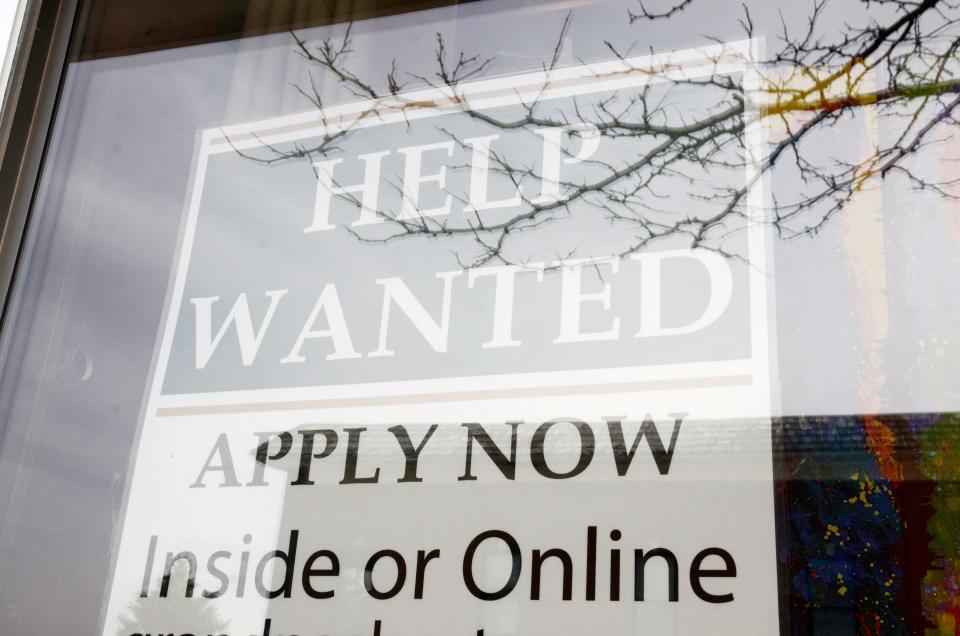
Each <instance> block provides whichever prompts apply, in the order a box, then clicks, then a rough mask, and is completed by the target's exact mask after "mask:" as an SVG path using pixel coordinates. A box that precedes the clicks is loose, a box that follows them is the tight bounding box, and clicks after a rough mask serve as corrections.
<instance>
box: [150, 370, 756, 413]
mask: <svg viewBox="0 0 960 636" xmlns="http://www.w3.org/2000/svg"><path fill="white" fill-rule="evenodd" d="M752 381H753V376H751V375H730V376H712V377H700V378H675V379H670V380H645V381H638V382H616V383H609V384H588V385H578V386H545V387H529V388H518V389H488V390H477V391H446V392H443V393H414V394H396V395H375V396H357V397H348V398H322V399H316V400H285V401H277V402H248V403H233V404H204V405H197V406H167V407H160V408H158V409H157V416H158V417H183V416H187V415H225V414H230V413H264V412H274V411H309V410H313V409H332V408H351V407H360V406H367V407H369V406H394V405H398V404H425V403H436V402H463V401H467V400H504V399H512V398H533V397H556V396H565V395H591V394H598V393H631V392H634V391H675V390H678V389H704V388H717V387H725V386H743V385H747V384H750V383H751V382H752Z"/></svg>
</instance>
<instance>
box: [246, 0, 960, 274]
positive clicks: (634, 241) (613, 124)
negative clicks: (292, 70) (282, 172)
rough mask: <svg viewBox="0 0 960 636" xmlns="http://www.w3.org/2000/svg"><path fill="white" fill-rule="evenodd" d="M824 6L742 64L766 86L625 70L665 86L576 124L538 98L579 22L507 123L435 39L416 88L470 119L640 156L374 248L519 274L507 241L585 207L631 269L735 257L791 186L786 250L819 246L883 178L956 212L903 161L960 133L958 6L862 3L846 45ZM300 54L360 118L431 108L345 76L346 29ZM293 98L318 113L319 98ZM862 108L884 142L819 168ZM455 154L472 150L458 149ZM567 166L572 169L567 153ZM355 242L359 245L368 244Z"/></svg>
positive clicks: (581, 109)
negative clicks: (505, 208) (664, 254)
mask: <svg viewBox="0 0 960 636" xmlns="http://www.w3.org/2000/svg"><path fill="white" fill-rule="evenodd" d="M829 5H830V1H829V0H815V2H814V4H813V5H812V8H811V10H810V13H809V15H808V19H807V20H806V22H805V24H804V25H802V28H801V29H799V31H796V32H795V31H794V30H791V28H790V27H789V26H788V25H787V24H786V21H785V20H783V21H782V22H783V24H782V33H781V34H780V35H779V45H778V48H777V50H776V51H775V52H774V53H773V54H772V55H769V56H767V57H766V58H764V59H761V60H750V61H749V63H750V65H751V68H752V69H754V70H755V72H756V73H757V74H758V75H759V81H758V85H757V86H755V87H753V88H752V89H751V88H750V87H747V86H745V85H744V78H743V76H742V75H735V74H731V73H729V72H721V70H720V69H721V66H722V63H723V59H724V58H725V57H729V54H728V53H724V54H723V55H719V56H717V57H716V59H714V60H713V64H714V67H713V68H714V70H713V72H708V73H706V74H701V75H698V76H696V77H692V76H684V74H683V73H682V72H678V69H677V68H675V67H674V66H671V65H670V64H668V63H662V64H660V65H659V66H658V65H656V64H653V65H651V66H650V67H649V68H631V69H630V71H631V72H634V73H637V74H641V75H646V76H647V77H648V78H649V79H651V80H657V81H656V82H653V81H651V82H647V83H645V84H643V85H642V86H639V87H638V88H637V89H636V91H634V92H631V93H630V94H625V93H623V92H620V93H618V94H616V95H614V96H609V97H606V98H604V99H603V100H600V101H598V102H596V103H591V104H581V103H576V102H575V106H574V108H573V111H572V112H562V111H558V110H557V109H555V108H552V107H550V105H549V104H547V103H546V102H547V100H545V99H544V98H543V96H544V95H545V94H546V92H547V91H548V90H549V89H550V87H551V82H552V81H553V76H554V74H555V72H556V71H557V67H558V64H559V60H560V56H561V50H562V47H563V43H564V40H565V38H566V34H567V31H568V28H569V24H570V19H571V18H570V16H569V15H568V16H567V18H566V20H565V21H564V23H563V25H562V27H561V29H560V34H559V37H558V39H557V44H556V46H555V47H554V49H553V54H552V56H551V57H550V59H548V60H545V62H544V64H543V71H544V78H545V79H544V83H543V86H542V87H541V89H540V91H539V95H538V96H537V97H536V98H534V99H530V100H527V101H526V102H525V103H523V104H522V107H521V108H520V109H519V110H520V114H519V115H517V116H511V117H509V118H504V117H502V116H497V115H494V114H492V113H491V112H490V111H488V110H482V109H480V108H476V107H474V106H473V105H472V104H471V101H470V96H469V91H467V90H464V88H463V86H464V84H465V82H467V81H469V80H472V79H476V78H478V77H480V76H482V75H483V74H484V72H485V71H486V70H487V69H488V68H489V65H490V64H491V63H492V59H491V58H484V57H481V56H477V55H467V54H465V53H458V54H451V53H450V52H449V51H448V50H447V47H446V43H445V42H444V40H443V38H442V37H441V36H440V35H438V36H437V46H436V65H435V66H436V70H435V72H434V74H433V75H432V76H429V77H427V76H422V75H412V74H411V75H408V77H409V79H410V80H413V81H416V82H418V83H420V84H425V85H428V86H430V87H433V88H434V89H436V90H437V91H439V92H440V93H441V94H443V95H445V96H446V99H447V100H448V101H449V103H451V104H454V105H456V106H457V107H458V108H459V110H460V111H461V112H462V113H464V114H465V115H467V116H469V117H470V118H472V119H474V120H475V121H477V122H479V123H481V124H483V125H484V126H488V127H490V128H492V129H494V130H500V131H520V132H522V131H533V130H535V129H542V128H551V127H568V129H569V130H572V132H571V135H572V136H576V135H577V134H587V133H586V132H583V133H578V132H577V131H588V132H589V134H597V135H600V136H601V137H602V138H604V139H608V140H621V141H622V140H629V141H631V142H635V143H634V144H633V145H632V146H631V147H633V148H635V150H634V151H633V152H634V154H633V155H632V156H628V157H623V158H622V161H617V162H613V161H594V160H591V162H589V163H590V167H591V168H592V169H593V172H592V173H591V175H592V176H590V177H589V178H587V179H581V180H580V181H565V182H562V183H561V186H562V188H563V196H562V197H558V198H557V199H556V200H552V201H542V200H537V199H534V198H531V197H529V196H523V197H522V206H521V209H519V210H518V211H515V212H514V213H511V214H509V215H508V216H504V215H503V214H484V213H480V212H477V211H475V210H474V211H473V212H472V213H471V214H465V215H462V217H459V218H458V220H451V219H450V218H439V217H434V218H431V217H427V216H422V215H421V216H420V217H418V218H406V217H403V218H402V217H401V216H400V215H398V214H397V212H396V211H391V210H386V209H381V210H377V213H378V214H379V215H380V216H381V217H382V218H383V219H384V220H385V221H387V222H388V224H389V225H390V226H391V227H393V228H394V230H395V231H394V232H393V233H391V234H390V235H388V236H386V237H378V238H376V239H375V240H377V241H391V240H396V239H399V238H403V237H410V236H426V237H431V238H439V237H445V236H457V235H460V236H466V237H470V238H472V239H473V241H474V242H475V244H476V246H477V248H478V250H479V252H478V253H477V254H476V255H475V256H474V257H473V258H471V259H470V261H469V262H468V263H467V264H469V265H479V264H483V263H487V262H491V261H499V262H504V263H509V262H512V261H514V260H516V257H515V256H512V255H509V254H508V253H507V250H506V247H507V244H508V243H509V241H510V239H511V237H515V236H518V235H519V234H521V233H523V232H530V231H532V230H535V229H537V228H539V227H541V226H543V225H544V224H546V223H550V222H552V221H554V220H557V219H559V218H561V217H564V216H569V215H570V214H571V213H572V206H573V205H574V204H578V205H582V206H584V209H591V210H596V211H599V212H600V213H602V214H603V215H604V216H605V218H606V219H607V220H608V221H609V222H610V223H611V224H612V225H614V226H615V227H617V228H619V232H620V235H621V236H622V237H623V239H624V242H623V247H622V254H624V255H626V254H629V253H632V252H635V251H637V250H640V249H643V248H644V247H646V246H647V245H649V244H650V243H651V242H653V241H656V240H659V239H662V238H664V237H680V238H684V239H685V240H687V241H688V242H689V244H690V245H691V246H702V247H708V248H710V249H716V250H718V251H721V252H722V253H726V252H725V250H724V248H723V245H722V238H723V237H724V236H726V235H727V233H728V232H729V231H730V230H731V228H732V226H733V225H735V224H737V223H739V224H741V225H742V224H743V223H744V222H745V221H744V220H745V219H746V218H747V215H748V212H747V209H746V200H747V194H748V192H749V191H750V188H751V186H752V185H753V184H755V183H757V182H758V180H759V179H761V178H763V176H764V175H770V174H772V173H773V174H776V175H778V179H782V180H785V181H786V182H788V183H790V186H789V188H780V190H781V191H783V190H786V191H790V192H792V193H793V194H794V196H793V197H792V198H789V199H787V198H785V197H784V196H783V195H782V194H779V195H778V196H775V197H774V202H773V209H772V210H770V211H769V214H768V217H769V220H770V222H771V223H772V224H773V225H774V226H775V227H776V229H777V231H778V232H779V233H780V234H781V236H783V237H786V238H790V237H796V236H803V235H810V234H813V233H816V232H817V231H818V230H819V229H820V228H821V227H822V226H823V224H824V223H826V222H827V221H828V220H829V219H830V218H831V217H832V216H833V215H834V214H836V213H837V212H839V211H840V210H842V209H843V208H844V206H845V205H846V204H847V203H848V202H849V201H850V199H851V198H852V197H853V196H855V195H856V193H857V192H858V191H860V190H862V189H863V188H865V187H867V186H868V184H870V183H872V182H874V181H875V180H878V179H884V178H886V177H888V176H890V175H899V176H900V177H902V178H904V179H905V180H906V182H907V183H909V184H910V185H911V186H912V187H915V188H919V189H929V190H932V191H934V192H936V193H938V194H939V195H941V196H945V197H954V196H956V192H955V190H954V186H956V185H957V181H956V180H950V179H937V178H933V177H931V176H929V175H926V174H924V173H923V172H922V171H920V170H918V169H917V168H916V167H915V165H914V164H913V163H911V161H910V158H911V157H912V156H913V155H916V154H917V153H918V152H920V151H921V150H922V149H923V148H925V147H926V146H927V145H929V144H933V143H937V141H938V138H937V134H938V132H940V131H944V130H947V129H948V128H949V127H952V126H954V125H956V124H957V114H956V113H957V109H958V107H960V73H958V71H960V69H958V65H960V60H958V55H957V54H958V50H960V28H958V27H960V16H958V15H957V14H958V7H960V4H958V3H956V2H953V1H949V0H870V1H867V0H863V5H864V9H865V11H864V20H865V22H864V24H863V25H860V26H856V25H844V26H842V27H841V28H840V29H839V30H837V29H836V28H835V27H834V25H831V24H830V23H829V20H828V18H827V17H826V16H827V8H828V6H829ZM695 6H696V4H695V0H676V1H674V2H672V3H669V4H667V5H666V6H665V7H663V6H661V7H660V8H658V9H656V10H654V9H648V8H647V6H645V5H644V4H643V3H638V7H639V8H638V10H637V11H638V12H636V13H635V12H631V13H630V14H629V16H628V17H629V18H630V21H631V22H634V21H637V20H652V21H660V20H670V19H672V18H673V17H674V16H675V15H676V14H678V13H680V12H683V11H687V12H688V11H691V10H693V8H694V7H695ZM873 8H876V9H877V11H876V12H875V13H876V14H877V15H882V16H883V17H885V18H886V19H885V20H880V19H879V18H875V17H874V15H873V13H872V12H871V11H867V10H866V9H871V10H872V9H873ZM743 11H744V13H743V17H742V18H741V19H740V25H741V26H742V28H743V30H744V32H745V34H746V36H747V37H748V38H752V37H753V35H754V33H753V32H754V28H755V27H754V23H753V19H752V17H751V15H750V13H749V11H748V10H747V8H746V7H744V9H743ZM294 39H295V42H296V46H297V52H298V54H300V55H301V56H302V57H304V59H306V60H308V61H309V62H310V63H311V64H312V65H314V67H315V68H316V69H317V70H318V72H320V73H324V74H326V75H327V77H332V78H333V79H334V80H335V81H336V82H338V83H339V84H340V85H341V86H343V87H344V88H345V89H346V90H348V91H349V92H350V93H351V94H352V95H354V96H356V97H357V98H361V99H363V100H367V101H368V102H369V103H370V104H371V106H370V108H369V111H368V112H366V113H365V114H364V117H369V116H374V117H376V116H378V115H379V114H381V113H383V112H386V111H389V110H400V111H402V112H407V111H410V112H412V111H413V110H415V109H418V108H423V107H424V106H434V105H435V104H433V103H431V104H424V103H421V102H416V101H413V100H410V99H406V98H405V97H404V95H403V94H402V90H403V87H404V83H403V82H401V81H400V79H399V77H400V72H399V71H398V69H397V67H396V64H394V65H393V66H392V67H391V68H390V69H389V71H388V72H387V74H386V76H385V77H384V78H382V79H379V80H378V79H377V78H373V77H361V76H360V75H358V74H356V73H354V72H352V71H351V70H350V68H349V57H350V54H351V53H352V51H353V42H352V38H351V29H350V28H349V27H348V28H347V29H346V32H345V33H344V35H343V36H342V37H341V38H336V39H327V40H324V41H322V42H320V43H319V44H318V45H308V44H307V43H306V42H305V41H304V40H302V39H300V38H299V37H297V36H296V35H294ZM606 44H607V46H608V48H609V49H610V50H611V51H612V52H613V53H614V55H615V56H616V57H617V58H619V60H620V61H621V62H623V63H624V64H626V63H628V59H627V55H625V54H621V53H620V52H619V51H620V50H621V49H618V48H617V47H616V46H614V44H612V43H609V42H607V43H606ZM312 81H313V78H312V77H311V82H312ZM654 85H656V86H657V87H658V88H656V89H654V88H653V87H654ZM299 90H301V92H303V94H304V95H306V96H307V98H308V99H310V101H311V103H313V105H314V106H315V107H316V108H318V109H319V110H320V111H321V112H322V111H323V103H322V101H321V100H320V97H319V92H318V90H317V88H316V86H315V85H313V84H312V85H311V86H310V87H309V89H307V88H305V87H299ZM690 91H696V92H697V94H698V95H701V96H703V100H705V101H708V102H709V103H710V104H711V107H710V108H708V109H706V110H705V111H703V112H699V111H698V112H696V115H695V116H694V113H693V112H690V113H684V114H680V115H678V114H677V113H676V109H673V108H671V107H670V104H671V100H672V101H674V102H676V101H678V100H683V99H684V96H685V95H690V94H692V93H691V92H690ZM866 107H870V108H872V109H875V111H876V112H877V113H878V115H879V116H880V117H882V118H884V119H883V120H884V122H885V137H884V139H883V140H881V142H880V143H877V144H875V146H876V147H873V148H869V149H867V150H865V151H863V152H862V153H861V156H858V157H854V158H850V157H846V158H845V157H842V156H833V154H831V153H830V152H825V151H824V145H825V144H824V142H823V139H825V138H827V136H829V135H831V134H836V133H837V131H840V130H841V129H842V126H843V125H850V123H851V122H852V121H854V119H855V118H856V117H857V113H860V112H862V111H863V110H864V109H865V108H866ZM756 125H762V126H763V127H764V130H766V131H768V135H767V136H768V145H767V146H766V147H765V150H764V152H763V154H762V156H751V154H750V152H751V149H750V148H748V146H747V142H746V134H747V131H748V130H749V129H750V127H751V126H756ZM444 132H447V131H444ZM348 133H349V130H341V131H339V132H334V133H331V134H330V135H329V137H325V138H323V139H321V140H320V141H319V142H318V143H317V144H315V145H314V146H312V147H309V148H307V147H302V146H300V147H296V148H294V149H292V150H289V149H283V150H281V149H278V148H271V147H269V146H266V150H267V151H268V153H269V154H268V156H266V157H259V158H258V159H257V160H258V161H262V162H265V163H271V162H276V161H283V160H288V159H294V158H301V157H307V158H315V157H321V156H325V155H326V154H328V153H330V152H331V151H332V150H334V149H335V148H336V144H337V142H339V141H340V140H342V139H343V137H344V136H345V135H346V134H348ZM447 134H450V136H451V137H452V138H454V139H456V136H455V135H452V134H451V133H447ZM851 137H852V138H854V139H856V137H857V136H856V135H851ZM818 139H819V140H820V141H819V142H818V141H817V140H818ZM456 141H457V142H458V143H460V144H461V146H463V144H462V140H460V139H456ZM563 152H564V153H565V154H566V155H567V156H568V157H569V156H571V154H570V150H569V149H564V151H563ZM491 164H492V168H491V169H492V170H493V171H495V173H496V174H498V175H499V176H500V177H501V178H504V179H506V180H509V182H510V183H513V184H514V185H515V186H517V188H518V190H519V189H520V186H521V185H522V184H524V183H525V182H537V181H539V180H540V179H541V178H542V177H543V175H541V174H539V173H538V169H537V167H536V166H530V165H520V164H519V163H517V162H516V161H513V160H511V159H510V158H508V157H505V156H502V155H498V154H496V153H494V154H493V155H492V156H491ZM585 165H586V164H585ZM748 166H754V167H755V168H756V169H757V171H756V173H755V174H754V175H753V176H752V177H751V178H750V182H748V183H744V182H743V181H744V179H743V177H742V175H743V174H745V172H744V171H745V170H746V168H747V167H748ZM747 174H750V173H749V172H748V173H747ZM737 175H740V176H739V177H738V176H737ZM678 183H679V184H686V190H687V194H686V200H685V203H686V204H689V203H691V202H692V203H694V204H695V205H687V206H686V208H684V209H680V208H681V207H683V206H679V205H677V202H676V201H671V200H670V199H671V198H675V197H667V196H665V194H664V193H665V192H667V191H676V188H675V187H671V185H669V184H678ZM729 184H733V185H729ZM671 188H672V189H671ZM346 198H350V199H351V200H353V199H352V198H351V197H346ZM353 202H354V203H356V204H358V205H359V202H358V201H353ZM578 209H580V208H578ZM691 209H694V210H695V212H691V211H690V210H691ZM734 221H736V223H734ZM355 234H357V235H358V237H359V238H361V239H363V240H374V239H369V238H365V237H364V236H362V235H360V234H359V233H356V232H355Z"/></svg>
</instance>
